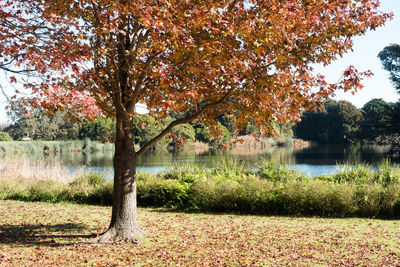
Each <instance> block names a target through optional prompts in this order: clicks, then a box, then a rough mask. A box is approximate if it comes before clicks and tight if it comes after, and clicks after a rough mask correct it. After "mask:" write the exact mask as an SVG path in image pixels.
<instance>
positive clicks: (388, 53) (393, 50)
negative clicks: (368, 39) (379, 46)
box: [378, 44, 400, 94]
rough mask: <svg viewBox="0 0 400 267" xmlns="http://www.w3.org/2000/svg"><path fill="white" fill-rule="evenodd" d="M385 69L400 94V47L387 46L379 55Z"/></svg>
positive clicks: (396, 45)
mask: <svg viewBox="0 0 400 267" xmlns="http://www.w3.org/2000/svg"><path fill="white" fill-rule="evenodd" d="M378 57H379V59H380V60H381V62H382V64H383V68H384V69H385V70H387V71H389V72H390V79H391V80H392V83H393V85H394V87H395V88H396V90H397V92H398V93H399V94H400V45H398V44H391V45H389V46H386V47H385V48H384V49H383V50H382V51H381V52H379V54H378Z"/></svg>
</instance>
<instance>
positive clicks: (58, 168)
mask: <svg viewBox="0 0 400 267" xmlns="http://www.w3.org/2000/svg"><path fill="white" fill-rule="evenodd" d="M82 174H83V170H78V171H77V172H75V173H73V174H72V173H70V171H69V170H68V168H66V167H64V166H62V165H61V164H59V163H53V164H46V163H45V162H43V161H42V162H37V161H31V160H29V159H26V158H23V157H20V158H12V159H11V158H6V159H0V181H8V180H10V179H13V180H14V179H15V180H17V181H19V182H20V183H24V184H33V183H37V182H42V181H55V182H59V183H62V184H67V183H68V182H70V181H71V180H72V179H74V178H75V177H78V176H80V175H82Z"/></svg>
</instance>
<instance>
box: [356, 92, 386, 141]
mask: <svg viewBox="0 0 400 267" xmlns="http://www.w3.org/2000/svg"><path fill="white" fill-rule="evenodd" d="M393 107H394V106H393V105H392V104H391V103H387V102H385V101H384V100H382V99H372V100H370V101H368V102H367V103H366V104H365V105H364V106H363V107H362V109H361V110H362V113H363V120H362V122H361V137H362V138H363V139H365V140H369V141H374V140H375V139H376V138H377V137H383V136H385V135H388V134H390V130H391V128H392V127H391V124H392V116H393V115H394V113H393Z"/></svg>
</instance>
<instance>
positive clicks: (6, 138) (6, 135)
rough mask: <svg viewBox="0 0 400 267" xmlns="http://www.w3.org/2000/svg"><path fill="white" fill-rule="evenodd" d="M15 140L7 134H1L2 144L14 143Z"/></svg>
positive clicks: (0, 140)
mask: <svg viewBox="0 0 400 267" xmlns="http://www.w3.org/2000/svg"><path fill="white" fill-rule="evenodd" d="M12 140H13V139H12V138H11V136H10V135H9V134H8V133H6V132H0V142H3V141H12Z"/></svg>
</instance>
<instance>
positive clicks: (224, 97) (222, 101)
mask: <svg viewBox="0 0 400 267" xmlns="http://www.w3.org/2000/svg"><path fill="white" fill-rule="evenodd" d="M233 90H234V88H231V89H230V90H229V91H228V92H227V93H226V94H225V95H224V96H223V97H222V98H221V99H220V100H218V101H216V102H214V103H210V104H207V105H205V106H203V107H202V108H201V109H200V110H198V111H196V112H195V113H193V114H192V115H191V116H188V117H186V118H182V119H177V120H175V121H173V122H171V123H170V124H169V125H168V126H167V127H166V128H165V129H164V130H163V131H162V132H161V133H160V134H158V135H157V136H156V137H154V138H153V139H152V140H150V141H149V142H147V143H146V144H145V145H144V146H143V147H142V148H141V149H140V150H139V151H138V152H137V153H136V157H137V158H139V157H140V156H142V155H143V154H144V152H146V151H147V150H148V149H149V148H150V147H152V146H153V145H154V144H155V143H157V142H158V141H159V140H160V139H162V138H163V137H164V136H166V135H167V134H168V133H169V132H170V131H171V130H172V128H174V127H175V126H178V125H180V124H184V123H188V122H191V121H192V120H194V119H196V118H198V117H200V116H201V115H202V114H203V113H204V112H205V111H206V110H208V109H211V108H215V107H216V106H218V105H220V104H222V103H224V102H225V101H227V100H228V98H229V96H230V95H231V94H232V93H233Z"/></svg>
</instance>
